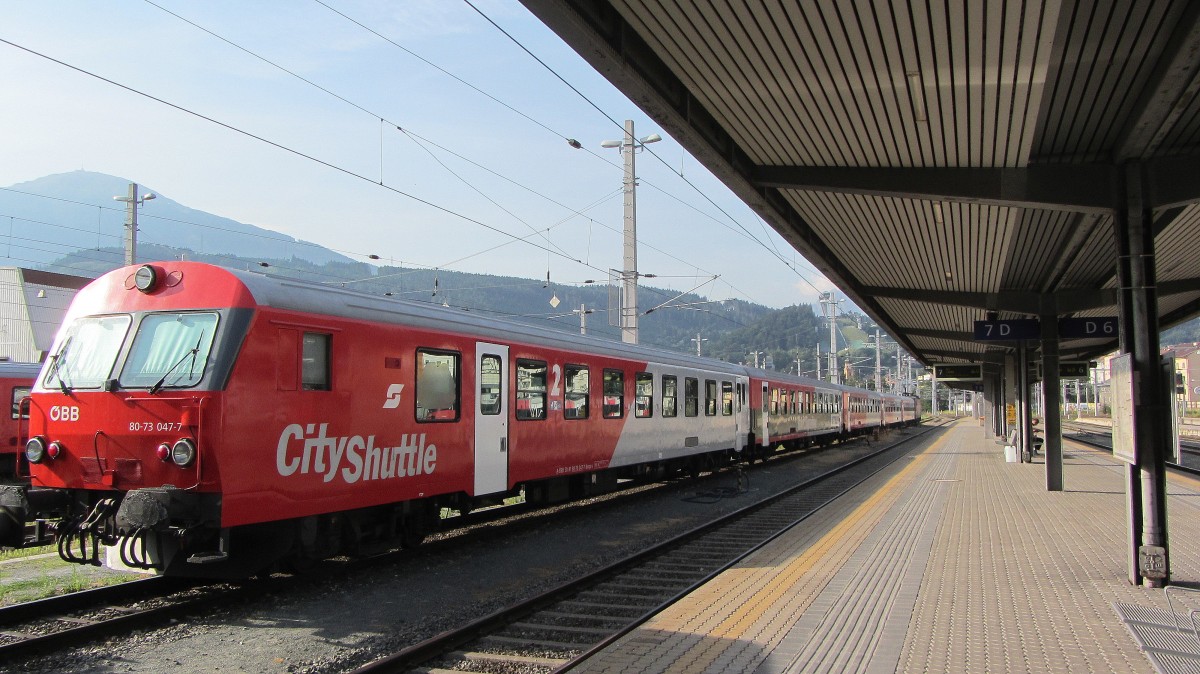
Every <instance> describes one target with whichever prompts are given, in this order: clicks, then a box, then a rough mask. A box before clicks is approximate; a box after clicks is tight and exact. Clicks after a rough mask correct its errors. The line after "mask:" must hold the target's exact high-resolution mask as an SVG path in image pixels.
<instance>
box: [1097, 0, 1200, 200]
mask: <svg viewBox="0 0 1200 674" xmlns="http://www.w3.org/2000/svg"><path fill="white" fill-rule="evenodd" d="M1180 5H1181V10H1180V11H1181V14H1180V16H1178V17H1175V18H1174V19H1173V20H1172V21H1170V23H1168V24H1164V25H1172V26H1174V27H1175V30H1174V32H1173V33H1171V35H1170V36H1168V37H1167V39H1166V40H1165V41H1164V42H1163V48H1162V54H1161V55H1160V56H1159V58H1158V60H1157V62H1156V63H1155V66H1154V71H1153V72H1152V73H1151V75H1150V77H1149V78H1147V82H1146V84H1145V85H1144V86H1143V87H1142V88H1141V90H1142V92H1144V93H1143V95H1142V97H1141V98H1140V99H1138V100H1137V101H1135V104H1134V109H1133V112H1132V114H1131V115H1130V116H1129V119H1130V122H1129V124H1128V125H1127V126H1126V127H1125V130H1124V133H1123V134H1122V137H1121V138H1120V139H1118V141H1117V144H1116V150H1115V151H1114V153H1113V155H1114V158H1115V159H1116V161H1118V162H1121V161H1124V160H1126V159H1138V158H1140V157H1150V156H1153V155H1154V154H1156V152H1157V150H1158V148H1159V146H1160V145H1162V142H1163V139H1164V138H1165V137H1166V135H1167V134H1168V133H1169V132H1170V131H1171V130H1172V129H1173V128H1174V127H1175V124H1176V122H1177V121H1178V120H1179V118H1180V116H1182V115H1184V114H1186V111H1187V109H1188V107H1189V106H1190V105H1191V103H1192V101H1193V100H1194V99H1195V97H1196V94H1197V92H1198V91H1200V81H1198V79H1197V75H1198V73H1200V3H1195V2H1184V3H1180ZM1189 177H1190V176H1189ZM1192 182H1193V184H1194V183H1195V181H1194V180H1193V181H1192ZM1154 203H1155V205H1156V206H1157V205H1161V204H1160V202H1157V201H1155V202H1154Z"/></svg>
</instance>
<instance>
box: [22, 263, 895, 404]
mask: <svg viewBox="0 0 1200 674" xmlns="http://www.w3.org/2000/svg"><path fill="white" fill-rule="evenodd" d="M152 264H154V265H155V266H156V267H160V268H162V269H163V270H164V271H166V272H167V273H168V274H171V273H174V272H178V273H180V274H181V275H182V277H188V276H200V277H201V282H202V283H205V284H206V285H209V286H211V285H212V283H213V282H217V283H219V279H218V278H217V277H216V276H215V275H214V274H219V272H224V273H226V274H229V275H231V276H232V277H234V278H235V279H236V280H237V281H238V282H240V283H241V285H242V286H244V287H245V289H246V291H248V293H249V295H250V297H251V298H252V299H253V303H254V304H256V305H258V306H269V307H274V308H277V309H284V310H291V311H299V312H305V313H313V314H326V315H331V316H338V317H342V318H351V319H356V320H365V321H381V322H386V323H392V324H398V325H406V326H411V327H416V328H423V329H428V330H444V331H449V332H454V333H458V334H463V335H479V334H480V333H481V332H482V333H484V334H486V335H487V339H494V340H496V341H501V342H503V341H511V342H517V343H520V342H526V343H532V344H537V345H542V346H546V347H549V348H555V349H561V350H567V351H588V352H591V353H597V354H602V355H607V356H611V357H614V358H628V359H631V360H643V361H647V362H654V363H660V364H664V365H677V366H681V367H694V368H700V369H706V370H711V371H713V372H721V373H727V374H743V375H747V376H750V377H756V378H761V379H771V380H775V381H780V382H789V383H793V384H796V385H806V386H814V387H820V388H824V389H826V390H829V389H833V390H838V391H855V392H862V391H864V390H865V389H860V388H856V387H850V386H843V385H839V384H832V383H830V382H825V381H821V380H818V379H812V378H809V377H800V376H797V375H790V374H786V373H783V372H776V371H772V370H764V369H760V368H754V367H748V366H745V365H739V364H735V363H729V362H726V361H722V360H717V359H715V358H706V357H704V356H692V355H688V354H684V353H678V352H675V351H669V350H666V349H663V348H660V347H653V346H644V345H640V344H626V343H624V342H615V341H612V340H608V339H601V338H598V337H592V336H588V335H580V334H575V333H572V332H567V331H565V330H560V329H557V328H551V327H543V326H537V325H531V324H529V323H522V322H519V321H515V320H512V319H508V318H501V317H495V316H486V315H483V314H481V313H478V312H470V311H466V310H461V309H451V308H447V307H444V306H440V305H436V304H431V303H428V302H417V301H413V300H406V299H400V298H395V297H383V296H379V295H371V294H368V293H363V292H359V291H357V290H351V289H349V288H344V287H340V286H337V285H331V284H328V283H316V282H312V281H305V280H299V279H293V278H287V277H283V276H278V275H275V274H271V273H267V272H259V271H249V270H243V269H233V268H229V267H218V266H215V265H210V264H207V263H202V262H181V261H176V260H172V261H164V262H155V263H152ZM138 266H140V265H138ZM136 268H137V267H136V266H132V267H124V268H122V269H118V270H115V271H112V272H110V273H109V274H106V275H105V276H102V277H100V279H97V282H98V283H108V284H117V283H119V284H121V285H124V283H125V280H126V279H127V278H128V277H129V276H130V275H131V274H132V272H133V271H134V270H135V269H136ZM205 277H208V278H207V279H205ZM213 290H214V289H213V288H211V287H208V288H206V289H205V291H206V292H210V291H213ZM230 290H231V289H229V288H226V289H225V291H224V292H214V293H213V296H214V297H236V296H239V293H237V292H229V291H230ZM234 301H235V302H240V301H241V300H240V299H239V300H234ZM35 373H36V371H35ZM869 393H871V394H873V395H874V394H875V392H874V391H870V392H869ZM881 395H891V394H881Z"/></svg>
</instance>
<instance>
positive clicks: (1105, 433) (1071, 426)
mask: <svg viewBox="0 0 1200 674" xmlns="http://www.w3.org/2000/svg"><path fill="white" fill-rule="evenodd" d="M1063 430H1064V431H1067V430H1070V431H1072V432H1073V433H1074V434H1073V435H1072V436H1070V439H1072V440H1074V441H1076V442H1079V443H1082V444H1085V445H1089V446H1091V447H1095V448H1097V449H1103V450H1105V451H1109V452H1111V451H1112V431H1110V430H1109V429H1107V428H1105V427H1103V426H1097V425H1094V424H1077V423H1070V422H1064V423H1063ZM1179 451H1180V452H1181V453H1182V454H1187V455H1190V456H1200V444H1197V443H1194V442H1188V441H1184V440H1180V442H1179ZM1167 467H1168V468H1171V469H1172V470H1176V471H1179V472H1181V473H1187V474H1189V475H1200V468H1192V467H1191V466H1186V465H1184V464H1183V463H1176V462H1171V461H1168V462H1167Z"/></svg>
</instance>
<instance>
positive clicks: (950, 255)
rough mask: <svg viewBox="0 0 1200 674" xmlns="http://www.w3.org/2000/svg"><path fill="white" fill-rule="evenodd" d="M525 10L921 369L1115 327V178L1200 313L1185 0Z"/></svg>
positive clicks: (1196, 39)
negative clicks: (1048, 336)
mask: <svg viewBox="0 0 1200 674" xmlns="http://www.w3.org/2000/svg"><path fill="white" fill-rule="evenodd" d="M522 2H523V3H524V4H525V5H526V6H527V7H528V8H529V9H530V10H531V11H532V12H533V13H534V14H535V15H536V16H537V17H539V18H540V19H541V20H542V21H543V22H545V23H546V24H547V25H548V26H549V27H550V28H551V29H552V30H554V31H555V32H556V33H558V35H560V36H561V37H562V38H563V39H564V40H565V41H566V42H567V43H568V44H569V45H571V46H572V47H573V48H574V49H575V50H576V51H577V52H578V53H579V54H580V55H582V56H583V58H585V59H587V60H588V61H589V62H590V63H591V64H592V65H593V66H594V67H595V68H596V69H597V70H598V71H599V72H601V73H602V74H603V75H604V76H606V77H607V78H608V79H609V80H610V81H612V82H613V84H615V85H616V86H617V87H618V88H619V89H620V90H622V91H623V92H624V93H625V94H626V95H627V96H628V97H629V98H630V99H631V100H633V101H634V102H635V103H636V104H638V105H639V106H640V107H641V108H642V109H643V110H644V111H645V112H646V113H647V114H648V115H649V116H650V117H651V118H652V119H653V120H654V121H655V122H656V123H657V124H658V125H660V126H661V128H662V129H663V130H665V131H667V132H669V133H670V134H671V135H672V136H674V137H675V138H676V139H677V140H679V142H681V143H682V144H683V145H684V146H685V147H686V148H687V149H688V150H689V151H690V152H691V153H692V154H693V155H694V156H695V157H696V158H697V159H698V160H699V161H701V162H703V163H704V164H705V165H706V166H707V167H708V168H709V169H710V170H711V171H712V172H713V173H714V174H716V175H717V176H718V177H719V178H720V179H721V180H723V181H724V182H725V183H726V184H727V185H728V186H729V187H730V188H731V189H732V190H733V191H734V192H735V193H736V194H737V195H738V196H739V197H740V198H742V199H743V200H745V201H746V203H748V204H749V205H750V206H751V207H752V208H753V209H754V210H755V211H756V212H757V213H758V214H759V215H761V216H762V217H763V218H764V219H765V220H766V221H767V222H768V223H769V224H770V225H771V226H772V227H774V228H775V229H776V230H777V231H778V232H779V233H780V234H781V235H782V236H783V237H784V238H785V239H786V240H787V241H788V242H790V243H791V244H792V245H793V246H795V247H796V249H797V250H799V251H800V252H801V253H802V254H803V255H804V256H805V257H806V258H808V260H809V261H810V262H812V263H813V264H814V265H815V266H817V267H818V268H819V269H820V270H821V271H822V272H823V273H824V274H825V275H826V276H828V277H829V279H830V280H832V281H833V282H834V283H836V284H837V285H838V286H839V287H840V288H841V289H842V290H843V291H844V292H845V293H846V294H847V295H848V296H849V297H850V298H851V300H852V301H853V302H854V303H855V304H857V305H858V306H859V307H861V308H862V309H863V310H864V311H866V312H867V313H869V314H870V315H871V316H872V317H873V318H875V319H876V320H877V321H879V323H880V324H881V325H882V326H884V327H885V329H887V330H888V331H889V332H890V333H891V334H892V336H893V337H895V338H896V339H897V340H898V341H900V342H901V344H902V345H903V346H904V347H905V348H907V349H908V350H909V351H910V352H912V353H913V354H914V355H916V356H917V357H918V359H920V360H922V361H924V362H925V363H927V364H928V363H934V362H950V363H953V362H969V361H991V360H995V357H997V356H999V355H1000V354H1002V353H1003V352H1004V350H1005V349H1006V348H1008V347H1007V346H1006V345H1005V344H1003V343H996V342H981V341H976V339H975V335H974V332H973V327H974V323H975V321H977V320H983V319H985V318H987V317H988V316H989V314H990V313H992V312H994V316H995V317H996V318H999V319H1001V320H1004V319H1018V318H1031V317H1039V316H1041V317H1045V316H1049V315H1056V316H1062V317H1097V316H1111V315H1116V314H1117V312H1118V295H1119V293H1118V287H1119V283H1118V280H1117V278H1118V275H1117V268H1118V260H1119V257H1120V255H1119V251H1118V241H1119V240H1120V237H1119V236H1118V235H1117V230H1116V224H1117V221H1118V219H1119V215H1118V214H1120V213H1121V212H1123V211H1125V212H1127V211H1128V208H1127V204H1128V199H1129V194H1130V190H1129V189H1128V185H1129V184H1130V183H1131V182H1133V183H1137V184H1138V185H1139V186H1141V187H1139V190H1138V191H1136V193H1137V194H1138V195H1140V196H1139V198H1144V199H1145V200H1146V203H1147V204H1149V205H1150V206H1151V207H1152V208H1150V209H1145V210H1143V211H1142V212H1143V213H1147V212H1148V213H1152V216H1151V217H1149V218H1146V219H1148V220H1150V222H1152V227H1153V240H1154V247H1155V250H1156V252H1157V262H1156V269H1157V288H1156V289H1157V308H1158V311H1157V316H1158V322H1159V325H1161V326H1162V327H1167V326H1170V325H1172V324H1175V323H1178V322H1181V321H1183V320H1186V319H1188V318H1190V317H1192V316H1194V315H1196V314H1197V313H1200V206H1198V205H1197V201H1198V200H1200V149H1197V140H1198V137H1200V114H1198V113H1200V96H1198V95H1197V94H1198V93H1200V3H1195V2H1186V1H1184V0H1175V1H1149V0H1148V1H1139V2H1129V1H1123V2H1114V1H1112V0H1094V1H1090V2H1083V1H1080V2H1075V1H1072V0H1063V1H1062V2H1056V1H1054V0H1047V1H1045V2H1037V1H1032V0H1030V1H1023V0H1009V1H1007V2H986V3H984V2H945V3H943V2H927V1H916V0H913V1H910V2H898V1H893V2H889V1H887V0H875V1H868V0H857V1H855V0H814V1H808V0H803V1H802V0H704V1H702V2H692V1H691V0H522ZM747 264H753V261H747ZM1060 344H1061V355H1062V356H1063V357H1064V358H1071V357H1085V358H1086V357H1090V356H1095V355H1097V354H1100V353H1103V352H1105V351H1108V350H1112V349H1115V348H1116V346H1117V343H1116V339H1115V337H1108V338H1106V339H1073V340H1072V339H1064V340H1063V341H1062V342H1061V343H1060Z"/></svg>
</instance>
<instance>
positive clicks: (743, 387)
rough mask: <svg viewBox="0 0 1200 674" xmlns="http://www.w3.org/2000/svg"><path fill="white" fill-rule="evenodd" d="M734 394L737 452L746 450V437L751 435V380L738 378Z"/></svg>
mask: <svg viewBox="0 0 1200 674" xmlns="http://www.w3.org/2000/svg"><path fill="white" fill-rule="evenodd" d="M734 388H735V389H736V390H735V391H734V393H733V406H734V407H733V414H734V417H733V418H734V422H733V423H734V426H735V429H736V431H735V432H736V436H735V438H736V439H735V440H734V447H735V448H736V449H737V451H739V452H740V451H742V450H743V449H745V448H746V436H747V435H749V433H750V401H749V400H748V399H747V398H748V397H749V396H750V378H749V377H736V378H735V383H734Z"/></svg>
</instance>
